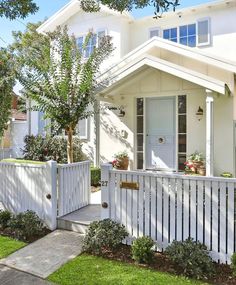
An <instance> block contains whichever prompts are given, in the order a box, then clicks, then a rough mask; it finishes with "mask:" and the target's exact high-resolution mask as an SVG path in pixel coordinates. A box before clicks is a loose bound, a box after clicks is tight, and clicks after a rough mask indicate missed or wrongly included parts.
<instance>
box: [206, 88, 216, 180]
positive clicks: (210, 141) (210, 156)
mask: <svg viewBox="0 0 236 285" xmlns="http://www.w3.org/2000/svg"><path fill="white" fill-rule="evenodd" d="M206 95H207V97H206V176H213V167H214V166H213V163H214V133H213V131H214V122H213V118H214V114H213V103H214V98H213V94H212V91H211V90H206Z"/></svg>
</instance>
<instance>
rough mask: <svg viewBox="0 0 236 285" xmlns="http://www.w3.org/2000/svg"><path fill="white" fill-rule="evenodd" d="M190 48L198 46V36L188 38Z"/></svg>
mask: <svg viewBox="0 0 236 285" xmlns="http://www.w3.org/2000/svg"><path fill="white" fill-rule="evenodd" d="M188 46H189V47H195V46H196V36H191V37H189V38H188Z"/></svg>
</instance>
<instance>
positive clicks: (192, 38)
mask: <svg viewBox="0 0 236 285" xmlns="http://www.w3.org/2000/svg"><path fill="white" fill-rule="evenodd" d="M179 43H180V44H182V45H185V46H189V47H195V46H196V24H191V25H185V26H180V27H179Z"/></svg>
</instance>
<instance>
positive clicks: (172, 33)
mask: <svg viewBox="0 0 236 285" xmlns="http://www.w3.org/2000/svg"><path fill="white" fill-rule="evenodd" d="M163 38H164V39H166V40H170V41H173V42H176V43H180V44H182V45H186V46H189V47H196V46H206V45H209V44H210V42H211V37H210V18H203V19H199V20H197V22H196V23H191V24H187V25H182V26H179V27H173V28H168V29H164V30H163Z"/></svg>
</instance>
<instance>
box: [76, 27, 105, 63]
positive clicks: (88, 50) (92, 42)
mask: <svg viewBox="0 0 236 285" xmlns="http://www.w3.org/2000/svg"><path fill="white" fill-rule="evenodd" d="M105 35H106V32H105V30H101V31H98V32H97V33H96V34H94V35H93V36H92V37H91V38H90V39H89V41H88V43H87V45H86V47H85V50H84V57H85V58H88V57H89V56H90V55H91V54H92V52H93V50H94V48H95V47H97V46H98V45H99V44H100V40H101V38H102V37H103V36H105ZM86 36H87V35H84V36H80V37H78V38H77V45H78V47H79V49H80V51H82V49H83V45H84V42H85V39H86Z"/></svg>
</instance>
